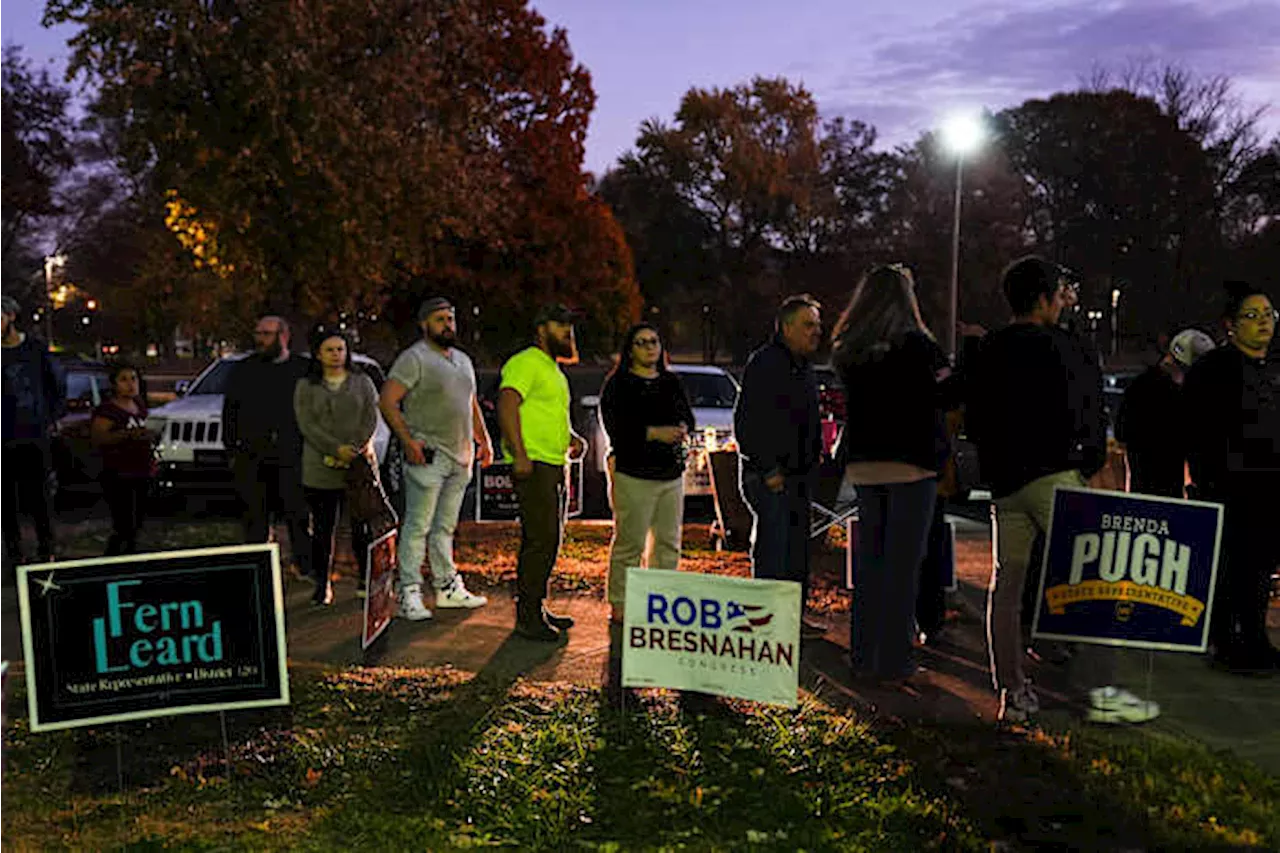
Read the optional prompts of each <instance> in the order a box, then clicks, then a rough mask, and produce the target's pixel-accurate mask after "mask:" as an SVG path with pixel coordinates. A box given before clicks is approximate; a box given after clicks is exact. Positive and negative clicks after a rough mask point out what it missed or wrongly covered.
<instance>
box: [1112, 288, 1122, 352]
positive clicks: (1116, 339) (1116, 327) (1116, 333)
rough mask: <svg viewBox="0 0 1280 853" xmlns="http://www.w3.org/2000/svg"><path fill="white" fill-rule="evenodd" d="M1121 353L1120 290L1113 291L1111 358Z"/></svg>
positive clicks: (1114, 289) (1113, 289)
mask: <svg viewBox="0 0 1280 853" xmlns="http://www.w3.org/2000/svg"><path fill="white" fill-rule="evenodd" d="M1119 353H1120V288H1118V287H1115V288H1112V290H1111V357H1112V358H1113V359H1114V358H1115V357H1116V356H1117V355H1119Z"/></svg>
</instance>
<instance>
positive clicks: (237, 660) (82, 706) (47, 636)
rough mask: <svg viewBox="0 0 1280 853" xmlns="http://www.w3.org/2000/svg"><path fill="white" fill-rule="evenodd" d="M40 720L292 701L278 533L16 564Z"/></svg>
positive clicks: (36, 724)
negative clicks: (267, 540) (252, 539)
mask: <svg viewBox="0 0 1280 853" xmlns="http://www.w3.org/2000/svg"><path fill="white" fill-rule="evenodd" d="M18 603H19V607H20V608H21V618H22V637H23V643H24V654H25V656H26V678H27V697H28V703H29V705H30V712H31V729H32V731H40V730H43V729H61V728H70V727H73V726H86V725H92V724H98V723H110V722H118V721H121V720H134V719H141V718H144V717H161V716H168V715H172V714H189V713H197V712H202V711H219V710H231V709H236V708H256V707H263V706H267V705H287V704H289V677H288V673H287V670H286V654H285V633H284V598H283V594H282V585H281V579H280V560H279V551H278V550H277V548H276V546H275V545H240V546H234V547H227V548H206V549H201V550H195V551H169V552H162V553H156V554H140V555H134V556H127V557H105V558H102V559H97V560H74V561H68V562H65V563H45V564H41V565H33V566H20V567H19V568H18Z"/></svg>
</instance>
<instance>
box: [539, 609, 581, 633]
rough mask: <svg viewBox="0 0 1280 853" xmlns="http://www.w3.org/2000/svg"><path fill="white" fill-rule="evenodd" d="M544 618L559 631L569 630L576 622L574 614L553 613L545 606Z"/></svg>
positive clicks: (543, 610)
mask: <svg viewBox="0 0 1280 853" xmlns="http://www.w3.org/2000/svg"><path fill="white" fill-rule="evenodd" d="M542 618H543V620H544V621H545V622H546V623H547V624H548V625H550V626H551V627H552V628H555V629H556V630H557V631H568V630H569V629H570V628H572V627H573V624H574V623H573V617H572V616H561V615H559V614H556V613H552V612H551V611H550V610H547V609H546V608H545V607H544V608H543V609H542Z"/></svg>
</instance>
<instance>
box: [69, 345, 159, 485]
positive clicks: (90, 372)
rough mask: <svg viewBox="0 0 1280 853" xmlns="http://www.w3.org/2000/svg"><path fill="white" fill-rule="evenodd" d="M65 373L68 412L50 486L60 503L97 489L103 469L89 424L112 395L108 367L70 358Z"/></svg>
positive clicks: (94, 362)
mask: <svg viewBox="0 0 1280 853" xmlns="http://www.w3.org/2000/svg"><path fill="white" fill-rule="evenodd" d="M62 369H63V371H64V372H65V375H66V379H67V397H66V411H65V412H64V413H63V415H62V417H61V418H59V419H58V423H57V425H56V428H55V430H54V435H53V442H52V445H51V450H52V457H53V472H52V477H51V482H50V484H49V485H50V488H51V490H52V493H53V494H54V495H55V496H57V497H58V499H59V500H62V499H63V498H65V496H66V493H67V492H68V491H69V490H72V489H79V488H84V487H92V488H96V487H97V482H98V473H99V470H100V465H99V461H98V456H97V454H96V453H95V452H94V449H93V445H92V444H91V442H90V439H89V424H90V421H91V420H92V419H93V410H94V409H95V408H97V407H98V405H99V404H100V403H101V402H102V401H103V400H105V399H107V397H108V396H110V394H111V388H110V387H109V385H108V382H107V372H108V368H107V366H106V365H105V364H103V363H101V362H98V361H89V360H86V359H73V358H67V359H63V360H62ZM144 393H145V391H144Z"/></svg>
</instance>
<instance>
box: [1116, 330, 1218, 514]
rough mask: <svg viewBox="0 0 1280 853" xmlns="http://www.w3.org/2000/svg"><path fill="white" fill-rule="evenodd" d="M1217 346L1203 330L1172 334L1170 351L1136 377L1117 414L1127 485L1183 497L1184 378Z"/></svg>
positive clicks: (1173, 496) (1184, 466) (1146, 492)
mask: <svg viewBox="0 0 1280 853" xmlns="http://www.w3.org/2000/svg"><path fill="white" fill-rule="evenodd" d="M1212 349H1213V338H1211V337H1209V336H1208V335H1206V334H1205V333H1204V332H1202V331H1200V330H1199V329H1183V330H1182V331H1181V332H1178V334H1176V335H1174V336H1173V340H1172V341H1170V343H1169V351H1168V352H1167V353H1165V354H1164V357H1163V358H1161V359H1160V361H1159V362H1158V363H1157V364H1154V365H1152V366H1151V367H1149V368H1147V370H1146V372H1145V373H1143V374H1142V375H1141V376H1138V377H1137V378H1136V379H1134V380H1133V383H1132V384H1131V385H1130V386H1129V389H1128V390H1127V391H1125V394H1124V402H1122V403H1121V404H1120V411H1119V412H1118V413H1117V415H1116V440H1117V441H1119V442H1120V443H1121V444H1123V445H1124V446H1125V455H1126V456H1127V457H1128V460H1129V490H1130V491H1132V492H1138V493H1140V494H1144V495H1159V496H1162V497H1167V498H1181V497H1182V496H1183V491H1184V486H1185V483H1186V459H1187V447H1186V430H1185V428H1184V424H1185V423H1186V417H1185V410H1184V408H1183V403H1182V382H1183V380H1184V379H1185V378H1186V373H1187V371H1188V370H1190V369H1191V365H1193V364H1195V363H1196V361H1197V360H1199V358H1200V356H1202V355H1204V354H1205V353H1207V352H1209V351H1210V350H1212Z"/></svg>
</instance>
